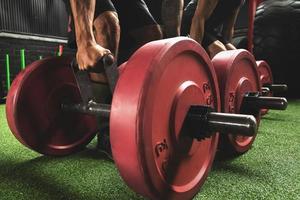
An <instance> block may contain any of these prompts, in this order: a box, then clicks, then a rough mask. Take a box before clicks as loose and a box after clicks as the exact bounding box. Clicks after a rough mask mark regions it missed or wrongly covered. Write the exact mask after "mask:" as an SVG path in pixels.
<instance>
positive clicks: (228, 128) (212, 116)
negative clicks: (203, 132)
mask: <svg viewBox="0 0 300 200" xmlns="http://www.w3.org/2000/svg"><path fill="white" fill-rule="evenodd" d="M207 117H208V127H209V129H210V131H212V132H214V131H217V132H220V133H221V134H223V133H226V134H227V133H230V134H234V135H243V136H253V135H254V134H256V131H257V123H256V119H255V117H254V116H252V115H242V114H231V113H230V114H229V113H216V112H211V113H209V114H208V116H207Z"/></svg>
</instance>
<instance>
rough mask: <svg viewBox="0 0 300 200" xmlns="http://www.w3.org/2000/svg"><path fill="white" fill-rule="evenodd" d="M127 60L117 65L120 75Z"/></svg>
mask: <svg viewBox="0 0 300 200" xmlns="http://www.w3.org/2000/svg"><path fill="white" fill-rule="evenodd" d="M126 64H127V62H124V63H122V64H121V65H120V66H119V67H118V71H119V75H120V76H121V75H122V74H123V71H124V70H125V67H126Z"/></svg>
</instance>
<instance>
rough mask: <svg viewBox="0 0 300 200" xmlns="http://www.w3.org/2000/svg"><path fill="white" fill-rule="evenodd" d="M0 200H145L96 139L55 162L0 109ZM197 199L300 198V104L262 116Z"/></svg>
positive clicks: (215, 170)
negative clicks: (252, 135)
mask: <svg viewBox="0 0 300 200" xmlns="http://www.w3.org/2000/svg"><path fill="white" fill-rule="evenodd" d="M0 138H1V140H0V141H1V142H0V199H1V200H4V199H11V200H14V199H18V200H21V199H26V200H27V199H32V200H35V199H43V200H45V199H51V200H53V199H64V200H66V199H72V200H77V199H89V200H93V199H105V200H106V199H121V200H126V199H143V198H142V197H140V196H138V195H136V194H135V193H134V192H132V191H131V190H130V189H129V188H128V187H127V186H126V184H125V183H124V182H123V181H122V179H121V177H120V176H119V174H118V171H117V169H116V167H115V166H114V163H113V161H110V160H109V159H108V158H107V157H106V155H105V154H103V153H101V152H99V151H98V150H96V148H95V146H96V141H95V140H93V141H92V142H91V144H89V145H88V147H87V149H86V150H85V151H83V152H80V153H77V154H75V155H71V156H67V157H61V158H54V157H46V156H42V155H39V154H37V153H35V152H33V151H31V150H29V149H27V148H26V147H24V146H23V145H21V144H20V143H19V142H18V141H17V140H16V139H15V138H14V136H13V135H12V134H11V132H10V130H9V128H8V126H7V122H6V117H5V106H4V105H0ZM194 199H300V100H290V101H289V107H288V109H287V110H286V111H282V112H280V111H271V112H269V114H268V115H266V116H264V118H263V120H262V122H261V125H260V128H259V134H258V137H257V138H256V141H255V143H254V146H253V148H252V149H251V150H250V151H249V152H248V153H247V154H245V155H243V156H240V157H239V158H236V159H234V160H229V161H221V160H219V161H215V163H214V165H213V168H212V171H211V172H210V174H209V177H208V179H207V181H206V182H205V184H204V186H203V187H202V189H201V191H200V192H199V193H198V195H197V196H196V197H195V198H194Z"/></svg>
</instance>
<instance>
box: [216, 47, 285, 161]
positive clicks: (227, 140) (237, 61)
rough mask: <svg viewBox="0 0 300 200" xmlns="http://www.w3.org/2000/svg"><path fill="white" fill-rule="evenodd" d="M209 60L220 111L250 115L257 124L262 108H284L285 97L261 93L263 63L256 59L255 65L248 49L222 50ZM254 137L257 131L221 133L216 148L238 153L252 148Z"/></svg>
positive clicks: (283, 86)
mask: <svg viewBox="0 0 300 200" xmlns="http://www.w3.org/2000/svg"><path fill="white" fill-rule="evenodd" d="M212 63H213V66H214V68H215V70H216V73H217V77H218V82H219V86H220V94H221V95H220V96H221V102H222V106H221V108H222V110H221V111H222V112H226V113H242V114H249V115H253V116H255V118H256V121H257V124H258V125H259V122H260V119H261V111H262V110H266V109H274V110H285V109H286V108H287V105H288V102H287V100H286V99H285V98H283V97H271V96H264V93H263V92H262V91H263V90H262V82H261V81H262V79H261V78H262V75H260V74H259V69H260V68H261V67H262V63H261V62H258V64H259V66H260V67H257V62H256V61H255V59H254V57H253V55H252V54H251V53H249V52H248V51H246V50H242V49H239V50H230V51H223V52H220V53H219V54H217V55H216V56H215V57H214V58H213V59H212ZM264 63H265V62H264ZM260 71H261V70H260ZM263 77H266V76H263ZM263 80H264V79H263ZM274 87H276V86H274ZM285 87H286V85H281V86H279V85H278V87H277V88H278V89H279V88H285ZM270 89H271V87H270ZM255 137H256V135H253V136H245V135H243V134H241V135H237V134H235V135H230V134H226V135H224V134H221V136H220V143H219V148H220V149H221V150H222V152H225V153H227V154H228V155H229V156H236V155H241V154H243V153H245V152H247V151H248V150H249V149H250V148H251V146H252V143H253V142H254V140H255Z"/></svg>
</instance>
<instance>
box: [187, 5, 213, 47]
mask: <svg viewBox="0 0 300 200" xmlns="http://www.w3.org/2000/svg"><path fill="white" fill-rule="evenodd" d="M218 1H219V0H199V1H198V5H197V8H196V11H195V14H194V17H193V19H192V24H191V30H190V36H191V38H193V39H194V40H196V41H197V42H199V43H200V44H201V42H202V39H203V35H204V25H205V21H206V20H207V19H208V18H209V17H210V15H211V14H212V12H213V11H214V9H215V8H216V6H217V3H218Z"/></svg>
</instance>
